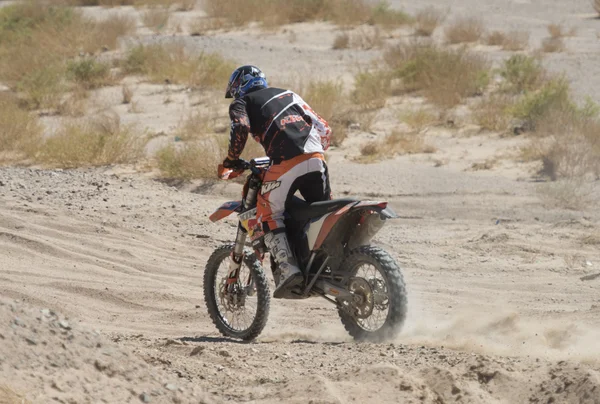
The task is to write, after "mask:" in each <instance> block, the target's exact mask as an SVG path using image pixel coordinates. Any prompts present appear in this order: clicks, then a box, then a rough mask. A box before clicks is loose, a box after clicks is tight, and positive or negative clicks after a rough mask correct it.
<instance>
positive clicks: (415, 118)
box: [400, 108, 440, 132]
mask: <svg viewBox="0 0 600 404" xmlns="http://www.w3.org/2000/svg"><path fill="white" fill-rule="evenodd" d="M400 120H401V121H403V122H404V123H406V124H407V125H409V126H410V127H412V128H413V129H414V130H416V131H417V132H420V131H422V130H423V129H425V128H426V127H428V126H432V125H435V124H437V123H439V121H440V118H439V116H438V115H437V114H435V113H434V112H433V111H431V110H429V109H425V108H418V109H412V110H410V111H405V112H404V113H402V114H400Z"/></svg>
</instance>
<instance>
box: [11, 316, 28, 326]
mask: <svg viewBox="0 0 600 404" xmlns="http://www.w3.org/2000/svg"><path fill="white" fill-rule="evenodd" d="M13 324H14V325H18V326H19V327H23V328H25V323H24V322H23V321H21V319H20V318H19V317H15V319H14V320H13Z"/></svg>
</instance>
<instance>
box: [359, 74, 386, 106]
mask: <svg viewBox="0 0 600 404" xmlns="http://www.w3.org/2000/svg"><path fill="white" fill-rule="evenodd" d="M390 82H391V76H390V74H389V73H387V72H383V71H378V70H376V71H370V72H361V73H358V74H357V75H356V76H354V92H353V93H352V95H353V97H352V101H353V102H354V103H355V104H356V105H358V106H360V107H361V108H362V109H378V108H383V106H385V101H386V98H387V96H389V95H390V94H391V88H390V87H391V85H390Z"/></svg>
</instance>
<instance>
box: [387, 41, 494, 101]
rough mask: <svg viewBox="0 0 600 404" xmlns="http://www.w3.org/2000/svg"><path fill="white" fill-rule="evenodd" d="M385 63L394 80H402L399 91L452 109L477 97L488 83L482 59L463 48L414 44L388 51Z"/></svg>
mask: <svg viewBox="0 0 600 404" xmlns="http://www.w3.org/2000/svg"><path fill="white" fill-rule="evenodd" d="M385 61H386V62H387V65H388V66H389V67H390V68H391V70H392V75H393V77H396V78H399V79H401V85H400V90H401V91H419V92H421V93H422V94H423V95H424V96H425V97H426V98H427V99H428V100H429V101H430V102H432V103H434V104H435V105H438V106H441V107H452V106H454V105H457V104H459V103H460V102H461V101H462V100H463V99H464V98H466V97H471V96H474V95H477V94H480V93H481V92H482V90H483V89H484V88H485V87H486V86H487V84H488V82H489V63H488V62H487V60H486V59H485V57H483V56H481V55H478V54H475V53H471V52H469V51H467V50H465V49H463V48H461V49H445V48H440V47H438V46H437V45H434V44H430V43H426V44H423V43H418V42H413V43H410V44H400V45H397V46H395V47H393V48H390V49H389V50H388V51H387V52H386V54H385Z"/></svg>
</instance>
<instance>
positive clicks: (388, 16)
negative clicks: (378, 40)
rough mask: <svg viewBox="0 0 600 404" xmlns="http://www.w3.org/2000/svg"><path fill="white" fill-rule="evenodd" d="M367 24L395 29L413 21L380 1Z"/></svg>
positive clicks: (371, 11)
mask: <svg viewBox="0 0 600 404" xmlns="http://www.w3.org/2000/svg"><path fill="white" fill-rule="evenodd" d="M288 1H289V0H288ZM367 22H368V23H369V24H371V25H377V26H381V27H383V28H385V29H393V28H397V27H400V26H402V25H406V24H410V23H412V22H413V19H412V18H411V17H410V16H409V15H408V14H406V13H405V12H404V11H402V10H396V9H393V8H392V7H391V6H390V3H388V2H387V1H381V0H380V1H379V2H378V3H376V4H375V5H374V6H373V7H372V8H371V10H370V17H369V20H368V21H367Z"/></svg>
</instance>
